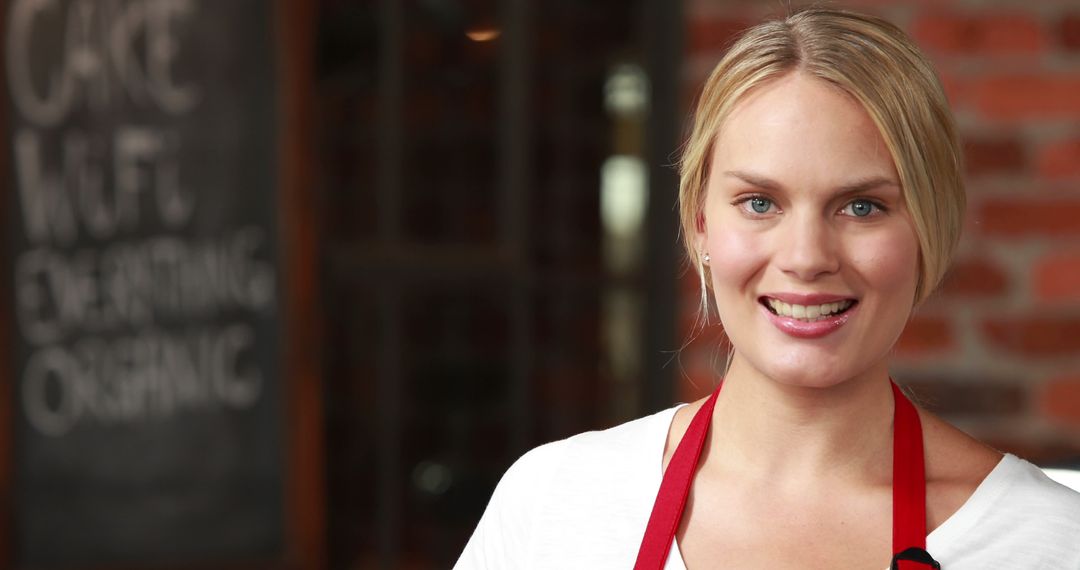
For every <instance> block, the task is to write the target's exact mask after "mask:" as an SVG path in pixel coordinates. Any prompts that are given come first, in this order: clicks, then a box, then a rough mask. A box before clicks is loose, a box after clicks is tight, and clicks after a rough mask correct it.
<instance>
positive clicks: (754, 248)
mask: <svg viewBox="0 0 1080 570" xmlns="http://www.w3.org/2000/svg"><path fill="white" fill-rule="evenodd" d="M708 247H709V254H710V255H711V257H712V262H711V264H710V266H711V268H712V277H713V283H714V284H716V285H717V291H716V292H717V294H718V295H720V294H722V293H723V292H722V290H721V289H722V287H721V286H728V287H730V286H734V285H738V284H742V283H744V282H746V281H747V280H749V279H750V278H751V277H752V276H753V275H754V274H755V272H756V271H757V270H758V269H760V267H761V266H762V264H764V263H766V262H767V260H768V254H767V253H766V251H765V247H764V245H763V240H762V239H761V236H756V237H755V235H754V234H753V233H749V232H740V231H734V230H730V229H725V228H723V227H712V228H709V239H708Z"/></svg>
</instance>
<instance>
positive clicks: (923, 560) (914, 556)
mask: <svg viewBox="0 0 1080 570" xmlns="http://www.w3.org/2000/svg"><path fill="white" fill-rule="evenodd" d="M901 560H909V561H911V562H918V563H920V564H926V565H927V566H929V567H931V568H933V569H934V570H941V564H939V563H938V561H937V560H934V557H932V556H930V553H929V552H927V551H925V550H923V549H922V548H919V547H918V546H912V547H911V548H909V549H907V550H905V551H903V552H897V553H896V556H893V559H892V565H890V566H889V569H890V570H899V568H900V565H899V563H900V561H901Z"/></svg>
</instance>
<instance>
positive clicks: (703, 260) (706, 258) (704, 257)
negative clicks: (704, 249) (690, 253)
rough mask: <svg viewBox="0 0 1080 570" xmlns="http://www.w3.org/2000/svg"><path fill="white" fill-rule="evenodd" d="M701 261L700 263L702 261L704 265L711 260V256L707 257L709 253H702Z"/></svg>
mask: <svg viewBox="0 0 1080 570" xmlns="http://www.w3.org/2000/svg"><path fill="white" fill-rule="evenodd" d="M701 261H702V263H704V264H705V265H708V264H709V262H710V261H712V258H711V257H709V254H708V253H704V254H702V256H701Z"/></svg>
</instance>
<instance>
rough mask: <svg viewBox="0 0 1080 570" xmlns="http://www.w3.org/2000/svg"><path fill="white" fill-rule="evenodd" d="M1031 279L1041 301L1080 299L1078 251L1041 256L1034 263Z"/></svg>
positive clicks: (1079, 258) (1079, 255)
mask: <svg viewBox="0 0 1080 570" xmlns="http://www.w3.org/2000/svg"><path fill="white" fill-rule="evenodd" d="M1032 280H1033V282H1034V286H1035V287H1034V289H1035V294H1036V295H1037V296H1038V298H1039V299H1041V300H1043V301H1080V252H1078V251H1073V252H1067V253H1057V254H1051V255H1048V256H1046V257H1043V258H1042V259H1040V260H1039V261H1038V262H1037V263H1036V264H1035V268H1034V271H1033V272H1032Z"/></svg>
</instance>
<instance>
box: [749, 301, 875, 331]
mask: <svg viewBox="0 0 1080 570" xmlns="http://www.w3.org/2000/svg"><path fill="white" fill-rule="evenodd" d="M769 297H771V298H773V299H778V300H781V301H783V302H785V303H789V304H796V305H822V304H828V303H838V302H843V301H852V303H851V304H850V306H849V307H847V308H846V309H844V310H843V311H840V312H838V313H835V314H830V315H826V316H822V317H818V318H817V319H816V320H813V321H809V320H803V319H798V318H794V317H788V316H783V315H779V314H777V313H775V312H774V311H773V309H772V308H771V307H769V304H768V302H767V300H766V298H769ZM758 301H759V303H758V304H759V305H760V306H761V311H762V313H763V314H764V316H765V318H766V319H768V320H769V322H770V323H772V324H773V326H775V327H776V328H777V329H778V330H780V332H783V333H784V334H787V335H788V336H792V337H795V338H802V339H813V338H821V337H824V336H826V335H829V334H831V333H833V332H836V331H837V330H839V329H840V328H841V327H843V326H844V325H845V324H846V323H847V322H848V321H849V320H850V319H851V317H852V316H853V315H854V314H855V313H856V312H857V311H858V309H859V302H858V300H857V299H855V298H854V297H850V296H844V295H832V294H822V293H815V294H798V293H777V294H769V295H765V296H762V297H760V298H759V299H758Z"/></svg>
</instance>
